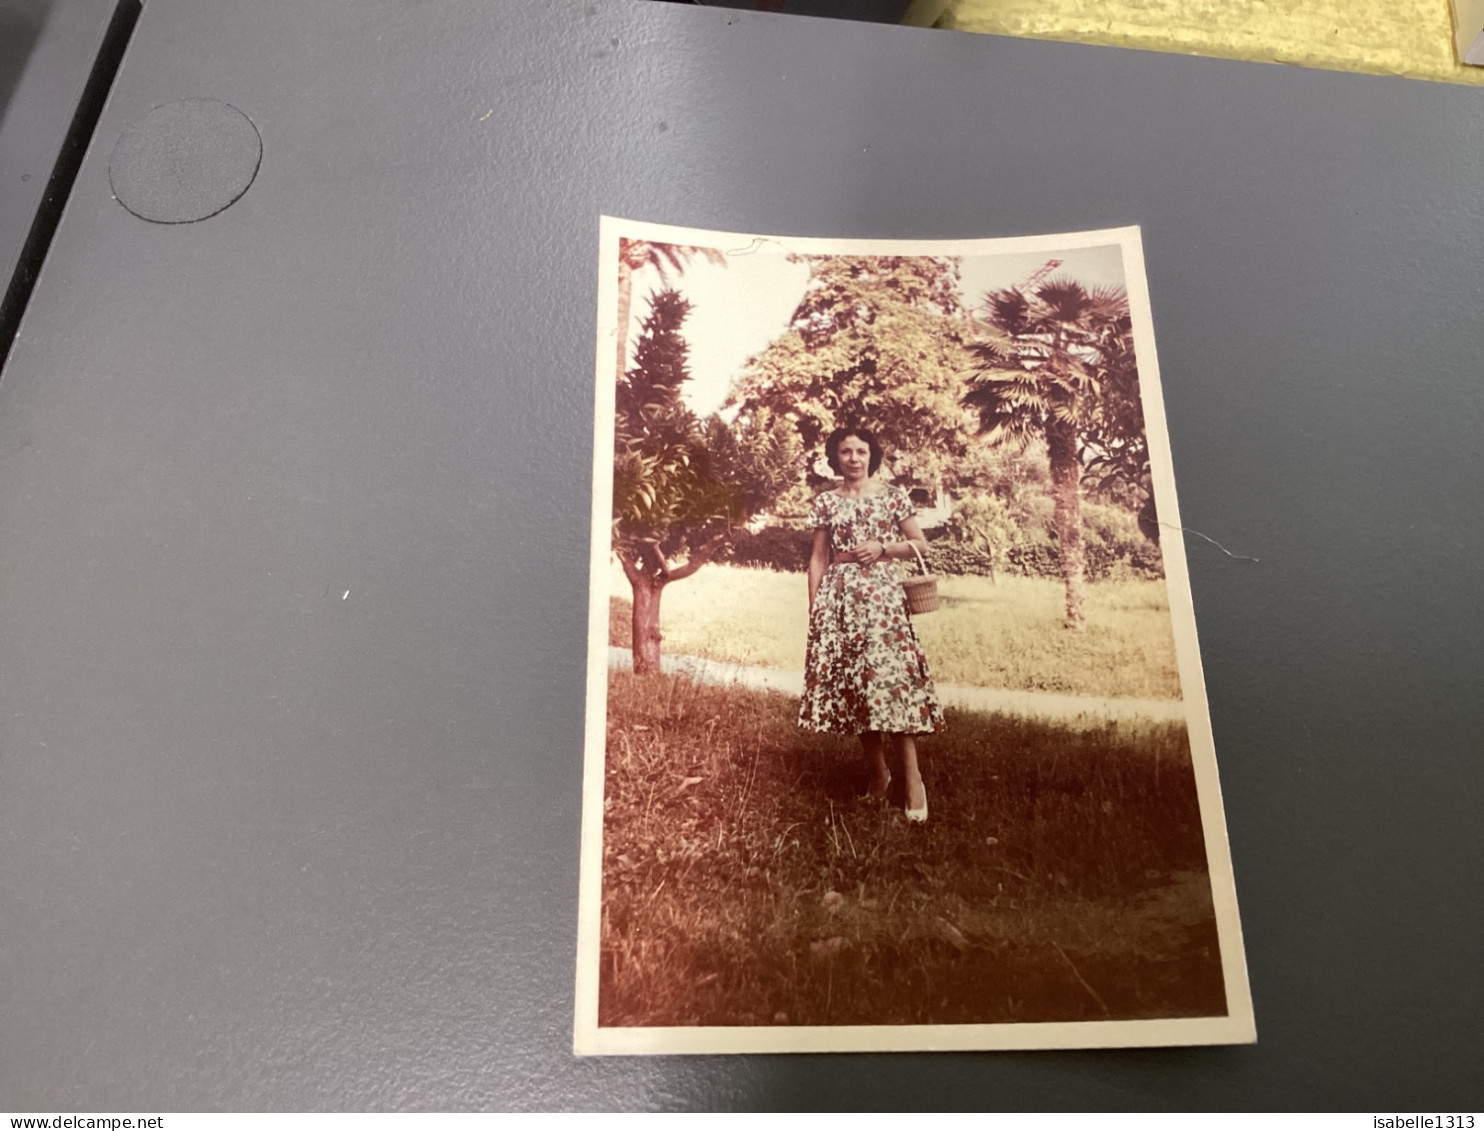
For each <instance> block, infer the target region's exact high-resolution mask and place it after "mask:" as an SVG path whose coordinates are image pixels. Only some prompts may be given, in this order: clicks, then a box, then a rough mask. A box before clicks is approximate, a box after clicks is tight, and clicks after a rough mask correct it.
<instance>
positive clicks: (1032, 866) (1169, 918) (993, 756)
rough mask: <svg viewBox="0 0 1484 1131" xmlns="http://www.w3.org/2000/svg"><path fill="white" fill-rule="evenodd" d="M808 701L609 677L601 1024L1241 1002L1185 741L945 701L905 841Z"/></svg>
mask: <svg viewBox="0 0 1484 1131" xmlns="http://www.w3.org/2000/svg"><path fill="white" fill-rule="evenodd" d="M796 709H797V705H796V703H795V702H794V701H793V700H792V699H790V698H787V697H784V696H780V695H776V694H773V693H767V692H754V691H747V690H743V689H740V688H737V687H718V686H711V685H699V684H695V683H692V682H690V681H689V680H687V679H684V678H682V677H673V676H635V675H632V674H630V673H625V672H614V673H611V677H610V685H609V716H608V731H607V734H608V746H607V762H606V774H605V796H604V802H603V809H604V843H603V867H604V877H603V920H602V952H601V970H600V991H599V1018H600V1023H601V1024H602V1025H604V1026H654V1025H775V1024H776V1025H841V1024H943V1023H992V1022H1030V1021H1081V1020H1106V1019H1110V1018H1111V1019H1131V1018H1154V1017H1184V1016H1212V1015H1220V1014H1224V1013H1225V1011H1226V1010H1225V998H1224V993H1223V988H1222V976H1221V965H1220V958H1219V953H1218V945H1217V937H1216V926H1215V918H1214V913H1213V911H1212V906H1211V895H1210V885H1209V881H1208V879H1207V875H1206V862H1205V854H1204V849H1203V847H1202V837H1201V827H1200V817H1199V812H1198V809H1197V805H1196V798H1195V787H1194V781H1193V777H1192V774H1191V768H1190V756H1189V747H1188V744H1187V741H1186V737H1185V731H1184V727H1183V726H1180V725H1178V724H1132V723H1119V724H1110V725H1109V726H1107V727H1105V728H1103V729H1101V730H1094V731H1086V730H1078V731H1073V730H1065V729H1061V728H1059V727H1056V726H1052V725H1047V724H1041V723H1035V722H1029V721H1024V720H1020V719H1011V718H1005V717H1000V716H993V715H979V714H973V713H967V712H953V711H950V712H949V718H948V725H947V727H946V728H945V730H944V731H943V732H942V733H941V734H939V735H936V736H933V737H930V738H926V739H923V740H922V743H921V750H922V758H923V766H924V776H925V778H926V780H927V786H928V794H929V799H930V802H931V811H932V817H931V820H930V821H929V823H928V824H927V825H925V826H909V825H908V824H907V823H906V822H905V820H904V819H903V817H902V815H901V812H900V808H899V806H900V803H901V800H900V797H895V796H894V798H893V806H890V807H889V806H886V805H882V804H880V803H873V802H867V801H860V800H857V799H856V794H857V792H858V791H859V790H860V789H861V787H862V785H863V780H862V776H863V770H864V767H863V764H862V762H861V758H860V754H859V748H858V746H857V744H856V742H855V740H854V739H850V738H834V737H824V736H816V735H806V734H802V733H800V732H799V731H798V730H797V729H796V727H795V726H794V712H795V710H796ZM896 792H898V791H897V790H896V789H895V787H894V794H895V793H896Z"/></svg>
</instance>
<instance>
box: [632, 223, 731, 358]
mask: <svg viewBox="0 0 1484 1131" xmlns="http://www.w3.org/2000/svg"><path fill="white" fill-rule="evenodd" d="M698 255H699V256H701V257H702V258H704V259H705V260H706V261H707V262H708V263H715V264H718V265H720V266H722V267H725V266H726V264H727V259H726V256H725V255H723V254H722V253H721V252H720V251H718V250H717V249H716V248H714V247H693V246H691V245H688V244H673V243H656V242H655V241H653V240H631V239H628V238H627V237H621V238H620V239H619V241H618V371H617V372H618V379H619V380H620V381H622V380H623V377H624V370H625V369H626V368H627V366H628V362H629V319H630V317H631V316H632V311H633V304H634V274H635V272H637V271H642V270H643V269H644V268H645V267H653V268H654V269H655V271H656V272H657V273H658V274H659V277H660V282H662V283H664V284H666V285H667V286H668V285H669V271H674V272H675V273H676V274H677V275H678V274H682V273H684V271H685V268H686V266H687V265H688V264H689V263H690V262H691V260H693V259H694V258H695V257H696V256H698ZM666 268H668V269H669V270H668V271H667V270H666Z"/></svg>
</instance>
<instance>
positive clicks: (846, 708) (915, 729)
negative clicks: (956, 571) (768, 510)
mask: <svg viewBox="0 0 1484 1131" xmlns="http://www.w3.org/2000/svg"><path fill="white" fill-rule="evenodd" d="M915 513H916V510H915V509H914V507H913V506H912V500H911V499H909V498H908V497H907V493H906V492H905V491H903V490H902V489H901V488H900V487H894V486H886V487H883V488H882V489H881V490H880V491H878V492H876V493H875V494H873V495H864V496H859V497H851V496H846V495H838V494H836V493H835V492H833V491H825V492H823V493H821V494H819V495H817V496H815V499H814V506H813V508H812V510H811V511H810V517H809V521H810V525H811V527H813V528H814V529H816V530H817V529H818V528H820V527H828V528H829V532H830V550H831V553H832V556H833V554H836V553H839V552H841V551H843V550H850V549H853V548H854V547H856V546H859V545H860V544H861V543H862V542H865V541H868V540H870V539H876V540H877V541H880V542H898V541H901V537H902V536H901V522H902V520H903V519H906V518H910V517H912V516H913V515H914V514H915ZM942 725H943V708H942V706H941V705H940V704H939V702H938V692H937V689H936V688H934V686H933V679H932V676H931V675H930V674H929V672H928V663H927V657H926V656H924V655H923V652H922V645H921V644H920V643H919V642H918V639H917V633H916V631H914V629H913V627H912V618H911V617H910V616H908V614H907V599H906V597H905V595H904V594H903V592H902V581H901V575H900V574H899V573H898V572H897V566H896V563H895V562H892V561H888V560H886V559H884V558H883V559H882V560H880V561H877V562H875V563H873V564H872V565H868V566H866V565H859V564H857V563H855V562H838V561H836V562H832V563H831V564H830V566H829V567H828V568H827V569H826V570H825V572H824V577H823V579H822V580H821V581H820V583H819V591H818V593H817V594H816V595H815V598H814V611H813V613H812V614H811V615H810V617H809V644H808V648H807V651H806V653H805V658H804V698H803V701H802V702H801V703H800V704H799V726H800V727H801V728H802V729H804V730H809V731H816V732H819V733H827V734H861V733H863V732H865V731H872V730H874V731H887V732H890V733H893V734H928V733H931V732H932V731H935V730H937V729H938V728H940V727H941V726H942Z"/></svg>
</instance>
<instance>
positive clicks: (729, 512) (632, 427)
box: [613, 290, 747, 672]
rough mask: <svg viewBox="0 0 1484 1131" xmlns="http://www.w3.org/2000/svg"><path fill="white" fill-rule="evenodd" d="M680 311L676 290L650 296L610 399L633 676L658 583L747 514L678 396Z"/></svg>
mask: <svg viewBox="0 0 1484 1131" xmlns="http://www.w3.org/2000/svg"><path fill="white" fill-rule="evenodd" d="M689 313H690V303H689V302H688V301H686V299H685V298H683V297H682V296H681V295H680V293H679V292H678V291H674V290H665V291H662V292H660V293H659V294H656V295H654V296H652V297H651V299H650V307H649V313H648V314H647V316H646V317H645V319H644V324H643V328H642V330H641V332H640V335H639V340H638V343H637V345H636V347H635V350H634V365H633V368H631V369H629V370H628V372H626V373H625V374H623V376H622V377H621V379H620V380H619V382H618V388H617V393H616V396H615V409H616V413H615V415H616V419H615V424H614V441H615V442H614V453H613V547H614V552H615V553H616V554H617V556H618V560H619V563H620V564H621V565H622V566H623V571H624V576H625V577H627V578H628V579H629V585H630V586H631V587H632V588H633V593H634V612H633V650H634V670H635V671H636V672H657V671H659V667H660V640H661V637H660V598H661V595H662V594H663V593H664V589H665V586H667V585H669V584H671V583H672V582H675V581H680V580H682V579H684V578H687V577H689V576H690V575H691V574H693V573H695V572H696V571H697V570H698V569H700V568H701V567H702V566H703V565H705V564H706V563H707V562H709V561H711V560H712V559H713V558H714V557H715V556H716V554H717V553H718V552H719V551H720V550H721V548H722V546H723V544H724V543H725V540H726V534H727V531H728V529H729V528H730V527H731V526H732V524H734V523H736V522H739V521H741V520H743V519H744V518H745V517H746V514H747V508H746V496H745V493H744V491H743V489H742V488H740V487H738V486H736V485H735V484H734V483H733V482H731V481H730V480H728V479H727V478H726V477H725V476H724V475H723V474H722V473H721V469H720V468H718V466H717V465H716V461H715V460H714V458H713V453H712V451H711V449H710V446H709V445H708V443H707V434H708V433H707V429H706V428H705V427H703V426H702V424H701V422H700V421H698V420H697V419H696V417H695V414H694V413H692V412H691V411H690V409H688V408H686V406H685V404H684V402H683V401H682V400H681V399H680V389H681V386H682V385H683V384H684V383H685V382H686V381H687V380H689V379H690V372H689V369H688V367H687V354H688V352H689V347H688V346H687V344H686V341H685V339H684V338H683V337H682V336H681V334H680V327H681V325H682V324H683V323H684V321H685V318H686V315H688V314H689ZM677 559H683V560H680V561H677ZM672 563H675V564H672Z"/></svg>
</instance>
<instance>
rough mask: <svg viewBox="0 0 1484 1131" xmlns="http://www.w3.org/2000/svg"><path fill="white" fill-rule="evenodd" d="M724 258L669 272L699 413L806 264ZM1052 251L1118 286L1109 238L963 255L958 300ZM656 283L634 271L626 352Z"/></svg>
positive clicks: (719, 392)
mask: <svg viewBox="0 0 1484 1131" xmlns="http://www.w3.org/2000/svg"><path fill="white" fill-rule="evenodd" d="M726 257H727V265H726V266H725V267H722V266H720V265H718V264H712V263H707V262H705V261H700V260H696V261H692V262H691V263H690V264H689V265H688V266H687V267H686V269H685V273H684V275H682V276H678V277H677V276H675V275H674V273H673V272H672V273H671V275H670V281H671V282H672V283H675V284H678V286H679V289H680V290H681V291H682V292H683V293H684V294H685V296H686V297H687V298H688V299H690V302H691V312H690V317H689V318H687V319H686V321H685V325H684V327H683V328H682V331H681V332H682V333H683V334H684V335H685V340H686V341H687V342H688V343H689V344H690V371H691V380H690V382H689V384H688V387H687V388H686V389H685V390H684V393H683V395H684V396H685V399H686V403H687V404H688V405H689V407H690V409H691V410H692V411H693V412H695V413H696V414H697V415H699V416H703V417H704V416H708V415H710V414H711V413H713V412H715V411H716V410H717V409H719V408H720V407H721V406H722V403H723V402H724V401H725V400H726V397H727V393H728V392H729V391H730V389H731V387H732V382H733V381H734V380H735V379H736V378H737V376H738V375H739V374H740V373H741V372H742V368H743V366H744V365H745V364H746V363H747V359H748V358H749V357H752V356H753V355H754V354H757V353H761V352H762V351H763V350H764V349H766V348H767V347H768V345H769V343H771V342H772V341H773V339H774V338H776V337H778V335H779V334H781V333H783V331H784V330H785V329H786V328H787V326H788V320H789V318H790V317H792V315H793V312H794V309H795V307H797V306H798V302H799V298H800V297H801V296H802V295H803V293H804V287H805V285H806V284H807V283H808V281H809V267H808V265H807V264H804V263H789V262H788V261H787V253H786V252H785V251H784V250H783V249H782V248H780V247H778V246H777V245H776V244H768V243H759V244H756V245H755V246H754V247H753V248H751V249H745V248H739V249H737V250H729V251H727V252H726ZM1052 258H1056V259H1060V260H1061V261H1062V264H1061V266H1060V267H1058V268H1057V269H1056V270H1055V271H1054V272H1053V274H1056V275H1068V276H1071V277H1072V278H1074V279H1076V280H1077V281H1078V282H1080V283H1082V284H1083V285H1084V286H1089V287H1091V286H1121V285H1123V281H1124V278H1123V259H1122V255H1121V253H1120V251H1119V249H1118V247H1116V246H1112V245H1110V246H1106V247H1092V248H1073V249H1070V250H1061V251H1035V252H1016V253H1013V254H1008V255H1003V254H1002V255H976V256H964V257H963V267H962V284H963V294H964V299H965V301H966V302H968V303H969V304H970V305H971V306H974V307H978V306H979V305H980V303H981V302H982V301H983V298H984V295H985V293H986V292H988V291H992V290H999V289H1001V288H1003V287H1008V286H1014V285H1016V284H1018V283H1023V282H1024V281H1025V280H1026V279H1027V278H1028V277H1029V276H1030V275H1031V274H1032V273H1033V272H1035V271H1036V270H1037V269H1039V268H1040V267H1042V266H1043V265H1044V264H1045V263H1046V262H1047V260H1049V259H1052ZM662 286H663V283H662V282H661V280H660V277H659V274H658V272H657V271H656V270H655V269H654V268H653V267H646V268H644V269H643V270H641V271H640V272H638V273H637V274H636V275H635V277H634V309H633V318H632V324H631V326H630V329H629V341H630V349H631V351H632V342H633V340H634V338H635V337H636V336H637V335H638V332H639V324H640V321H641V320H642V319H643V317H644V314H645V312H646V311H647V309H648V303H647V302H646V301H645V300H646V298H647V297H648V296H649V294H650V293H651V292H653V291H655V290H658V289H661V288H662Z"/></svg>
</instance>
